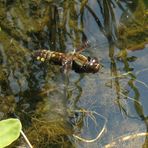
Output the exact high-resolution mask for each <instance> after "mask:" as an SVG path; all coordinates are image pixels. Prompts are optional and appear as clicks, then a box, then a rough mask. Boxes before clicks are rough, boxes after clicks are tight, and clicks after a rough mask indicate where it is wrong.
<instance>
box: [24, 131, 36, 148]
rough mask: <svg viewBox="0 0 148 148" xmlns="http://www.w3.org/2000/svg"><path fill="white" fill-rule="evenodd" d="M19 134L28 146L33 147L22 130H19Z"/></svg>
mask: <svg viewBox="0 0 148 148" xmlns="http://www.w3.org/2000/svg"><path fill="white" fill-rule="evenodd" d="M21 135H22V136H23V138H24V139H25V141H26V143H27V144H28V146H29V148H33V146H32V145H31V143H30V142H29V140H28V138H27V137H26V135H25V134H24V132H23V131H22V130H21Z"/></svg>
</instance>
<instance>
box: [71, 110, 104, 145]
mask: <svg viewBox="0 0 148 148" xmlns="http://www.w3.org/2000/svg"><path fill="white" fill-rule="evenodd" d="M74 112H82V113H86V114H90V113H91V114H96V115H98V116H100V117H101V118H103V119H104V126H103V128H102V130H101V131H100V132H99V133H98V135H97V136H96V137H95V138H94V139H85V138H82V137H80V136H78V135H75V134H73V136H74V137H75V138H76V139H78V140H81V141H83V142H86V143H92V142H95V141H96V140H98V139H99V138H100V137H101V135H102V134H103V133H104V131H105V129H106V124H107V119H106V117H105V116H103V115H101V114H99V113H97V112H95V111H87V110H74Z"/></svg>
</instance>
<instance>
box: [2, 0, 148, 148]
mask: <svg viewBox="0 0 148 148" xmlns="http://www.w3.org/2000/svg"><path fill="white" fill-rule="evenodd" d="M23 4H24V5H25V8H26V9H27V10H28V11H29V13H28V11H27V10H25V9H23V6H22V7H19V10H17V5H19V4H18V3H16V4H15V3H13V4H9V3H8V5H10V6H11V7H10V8H9V9H8V10H6V11H9V17H7V20H6V22H9V23H10V25H9V26H8V27H5V25H4V24H3V23H2V20H1V28H2V32H0V33H2V36H3V37H1V46H0V54H1V58H0V63H1V65H0V66H1V73H0V76H1V77H0V84H1V85H0V97H1V98H0V100H1V101H2V100H3V99H4V98H7V100H8V101H7V103H6V102H4V104H5V105H3V108H1V110H0V112H1V113H4V114H2V115H3V116H2V117H1V119H2V118H6V117H9V114H10V113H13V111H14V112H15V113H16V114H18V115H19V117H20V119H21V121H22V123H24V124H25V128H26V132H27V133H28V137H29V138H30V141H31V142H32V144H33V145H35V146H38V147H42V143H43V145H46V144H47V145H46V146H47V147H48V146H49V145H50V144H53V146H54V144H55V145H56V142H57V145H58V140H59V141H60V142H61V141H64V142H63V143H62V142H61V143H60V142H59V143H60V144H59V145H63V147H64V146H65V147H66V146H67V145H68V146H71V147H72V146H73V147H94V148H95V147H98V146H99V147H103V145H106V144H109V143H110V142H112V141H114V139H116V138H117V137H120V136H123V135H131V134H133V133H140V132H147V128H148V123H147V113H148V109H147V105H148V102H147V97H146V96H147V95H146V94H147V92H148V88H147V85H146V84H148V79H147V73H148V70H145V71H142V70H144V69H147V68H148V64H147V47H145V48H144V49H143V50H139V51H134V52H131V51H130V50H125V49H126V48H127V49H128V47H129V48H130V49H131V46H132V47H133V46H137V45H135V43H132V41H131V40H130V38H128V36H125V38H126V37H127V39H126V41H125V38H122V37H123V36H124V34H123V36H122V34H121V36H119V37H118V33H117V32H118V30H117V29H118V28H120V23H122V25H123V32H125V30H124V29H126V27H127V26H126V25H125V26H124V23H125V24H126V23H127V24H128V23H131V21H129V19H128V20H127V19H126V18H127V15H129V13H128V11H130V10H129V9H128V7H131V6H130V5H131V4H128V3H123V2H121V3H120V1H119V2H117V3H116V2H114V4H113V3H111V2H109V1H106V0H104V1H89V2H88V3H87V1H83V2H77V1H73V2H61V3H57V5H55V4H53V5H49V7H48V6H47V5H46V3H42V5H39V4H37V3H33V2H32V3H31V2H26V3H23ZM86 4H87V5H86ZM1 5H2V4H1ZM135 5H136V4H135ZM141 5H142V4H141ZM57 6H60V10H59V9H58V10H59V11H56V10H57ZM74 6H75V7H74ZM76 6H77V7H76ZM113 6H114V7H113ZM1 7H2V6H1ZM3 7H4V5H3ZM80 8H81V11H80V10H79V9H80ZM113 9H114V11H115V12H117V13H118V15H117V14H114V12H113ZM126 9H128V10H126ZM20 10H21V11H22V10H23V12H26V14H25V13H24V14H23V15H24V18H23V19H22V17H21V14H20V16H19V15H18V16H17V15H16V13H15V11H20ZM131 10H132V9H131ZM4 12H5V11H4ZM4 12H3V13H4ZM57 12H58V13H60V15H59V14H58V13H57ZM7 14H8V13H7ZM41 14H42V15H41ZM47 14H48V15H47ZM130 14H133V15H132V16H134V14H135V12H134V11H133V12H132V11H131V13H130ZM3 15H4V16H5V13H4V14H3ZM11 15H12V16H11ZM44 15H45V16H44ZM58 15H59V17H60V18H59V19H58ZM132 16H131V19H130V20H132V18H133V17H132ZM12 17H13V18H14V20H15V19H16V18H17V17H20V20H19V21H16V20H15V21H16V22H15V21H14V22H13V20H12V19H11V18H12ZM30 18H31V19H34V22H35V23H33V22H32V20H31V19H30ZM62 18H63V20H62ZM10 19H11V20H10ZM25 20H27V22H25ZM61 20H62V21H61ZM82 20H83V21H82ZM116 20H117V21H116ZM21 21H22V24H23V23H24V26H29V27H28V28H27V27H24V28H23V27H21V28H20V27H19V24H20V22H21ZM23 21H24V22H23ZM115 21H116V22H117V25H116V24H115ZM126 21H127V22H126ZM58 23H59V24H58ZM15 24H17V26H18V28H17V29H18V30H17V31H18V33H17V32H15V31H14V32H13V31H12V28H13V27H12V26H13V25H15ZM65 24H66V25H65ZM58 25H60V26H58ZM130 25H131V24H130ZM21 26H22V25H21ZM117 27H118V28H117ZM22 30H23V31H22ZM121 32H122V28H121ZM21 37H22V38H21ZM11 38H12V40H11ZM19 38H20V40H19ZM117 38H120V40H121V41H122V42H118V41H117ZM86 39H87V40H89V41H90V44H91V46H90V47H89V48H88V49H86V50H85V51H84V54H85V55H89V56H96V57H97V58H98V59H99V60H100V62H101V64H102V65H103V67H102V68H101V70H100V72H99V73H97V74H77V73H75V72H73V71H71V72H70V73H69V76H68V77H67V79H66V80H65V79H64V78H63V75H62V74H61V72H60V67H59V66H54V65H50V64H42V63H41V64H40V63H38V62H36V61H35V60H34V59H33V57H32V56H31V54H32V50H37V49H38V48H49V49H52V50H53V49H54V50H59V51H66V52H69V51H72V50H73V49H74V48H75V47H76V46H77V45H79V44H81V43H82V40H86ZM10 40H11V41H10ZM128 41H129V42H128ZM135 42H136V39H135ZM122 43H123V44H122ZM16 49H17V50H16ZM22 49H23V52H22ZM28 49H29V50H28ZM135 49H136V47H135ZM16 52H17V55H16ZM133 56H135V57H136V58H135V59H134V58H133ZM129 71H131V72H129ZM139 71H141V73H139V74H137V73H138V72H139ZM123 74H125V75H123ZM141 81H142V82H141ZM144 83H145V84H144ZM11 95H12V96H13V99H12V100H15V101H16V102H17V104H15V106H13V105H12V106H11V101H10V102H9V98H12V96H11ZM10 96H11V97H10ZM135 100H136V101H135ZM12 102H14V101H12ZM5 106H6V107H7V108H8V107H10V106H11V108H12V109H10V110H7V108H6V107H5ZM5 108H6V109H5ZM83 109H86V110H90V111H91V110H93V111H96V112H97V113H99V114H101V115H102V116H104V117H105V118H106V119H107V121H108V122H107V125H106V127H105V128H106V131H105V132H104V133H103V134H102V136H101V137H100V138H99V139H98V140H97V141H95V142H93V143H89V144H88V143H85V142H81V141H78V140H76V139H75V138H73V136H72V134H73V133H75V132H78V134H80V135H81V134H82V136H83V138H94V135H97V133H98V131H99V130H100V131H101V127H103V124H104V121H103V120H102V119H101V118H99V117H97V119H96V120H95V118H93V120H89V119H90V118H89V119H88V120H87V115H83V114H77V113H73V114H71V113H69V112H70V111H74V110H80V111H81V110H83ZM84 120H86V121H87V122H86V124H85V123H84ZM93 121H94V122H95V121H96V123H97V126H96V127H97V128H96V130H95V131H93V130H94V125H93ZM48 123H49V124H48ZM53 125H56V126H55V127H54V126H53ZM84 125H86V126H84ZM98 125H99V128H98ZM36 128H38V129H39V130H38V132H36ZM52 129H53V131H52ZM88 129H89V130H88ZM87 130H88V131H87ZM90 130H92V131H90ZM46 131H48V132H46ZM32 135H33V136H34V137H33V136H32ZM67 135H68V136H69V135H70V136H69V137H67ZM91 136H92V137H91ZM38 137H39V138H40V141H39V142H38V143H37V141H36V139H37V138H38ZM47 137H48V138H49V139H50V140H51V141H52V142H50V140H49V139H48V138H47ZM57 137H60V138H61V139H60V138H59V139H56V138H57ZM44 138H45V139H44ZM46 138H47V139H48V140H49V141H46ZM138 138H139V137H137V138H135V139H137V141H136V140H135V141H134V142H132V141H131V140H129V141H128V142H127V143H126V142H125V143H122V141H120V143H118V141H117V143H115V145H116V144H117V145H116V146H117V147H119V145H121V146H124V147H125V145H126V146H127V147H130V146H132V147H135V146H138V147H140V146H142V144H144V143H145V145H146V142H147V141H146V140H145V139H144V138H145V137H144V136H143V139H142V140H140V141H139V139H138ZM144 140H145V142H144ZM46 142H47V143H46ZM137 143H139V145H137ZM59 145H58V146H59Z"/></svg>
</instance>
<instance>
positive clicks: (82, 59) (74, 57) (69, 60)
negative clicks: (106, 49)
mask: <svg viewBox="0 0 148 148" xmlns="http://www.w3.org/2000/svg"><path fill="white" fill-rule="evenodd" d="M86 46H87V43H85V44H84V45H83V46H81V47H79V48H77V49H76V50H74V52H70V53H62V52H56V51H50V50H38V51H36V52H35V54H34V56H35V57H36V59H37V60H39V61H41V62H45V61H49V62H51V63H54V64H57V65H61V66H62V69H63V71H66V72H67V71H69V70H70V69H72V70H74V71H75V72H77V73H96V72H98V71H99V69H100V64H99V61H98V59H97V58H96V57H89V56H88V57H87V56H84V55H82V54H81V52H82V51H83V50H84V49H85V48H86Z"/></svg>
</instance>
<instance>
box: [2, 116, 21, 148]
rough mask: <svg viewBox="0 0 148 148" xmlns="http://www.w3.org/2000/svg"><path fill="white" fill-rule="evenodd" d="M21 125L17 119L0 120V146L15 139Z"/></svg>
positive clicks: (8, 143)
mask: <svg viewBox="0 0 148 148" xmlns="http://www.w3.org/2000/svg"><path fill="white" fill-rule="evenodd" d="M21 129H22V125H21V122H20V120H19V119H13V118H10V119H7V120H2V121H0V148H4V147H6V146H8V145H10V144H11V143H12V142H13V141H15V140H16V139H17V138H18V137H19V136H20V132H21Z"/></svg>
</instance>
